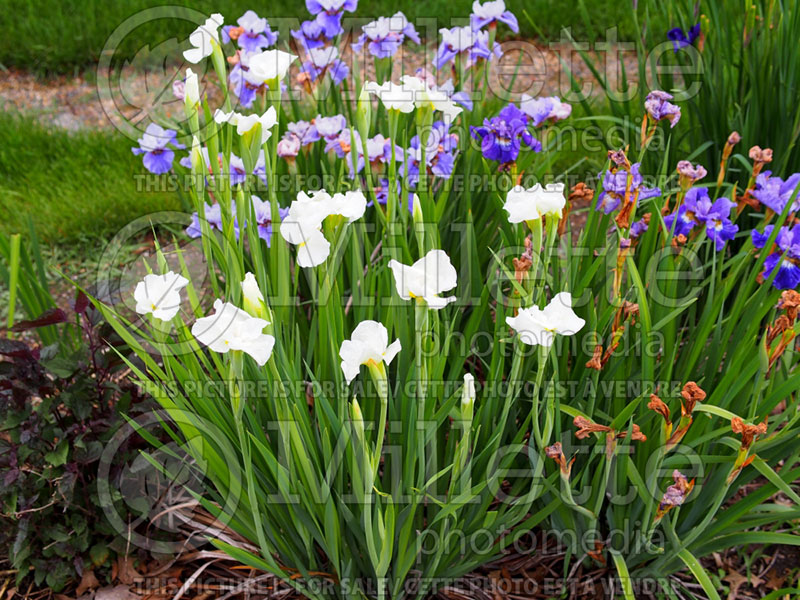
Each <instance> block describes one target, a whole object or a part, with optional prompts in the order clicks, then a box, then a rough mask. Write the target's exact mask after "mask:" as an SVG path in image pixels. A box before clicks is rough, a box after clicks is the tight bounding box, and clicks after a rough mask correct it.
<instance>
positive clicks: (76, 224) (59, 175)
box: [0, 114, 181, 243]
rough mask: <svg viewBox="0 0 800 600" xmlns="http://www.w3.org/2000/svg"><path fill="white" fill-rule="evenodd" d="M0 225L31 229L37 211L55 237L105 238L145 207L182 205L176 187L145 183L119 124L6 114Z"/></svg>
mask: <svg viewBox="0 0 800 600" xmlns="http://www.w3.org/2000/svg"><path fill="white" fill-rule="evenodd" d="M0 131H1V132H2V138H3V142H2V144H0V211H2V215H3V218H2V220H0V231H2V232H3V233H16V232H24V231H27V229H28V218H29V216H30V217H31V218H32V219H33V223H34V226H35V227H36V231H37V233H38V235H39V236H40V238H41V239H42V240H43V241H45V242H48V243H58V242H72V241H77V240H87V239H88V240H92V239H101V238H105V237H108V236H110V235H113V234H114V233H116V232H117V231H119V230H120V229H121V228H122V227H123V226H124V225H125V224H127V223H129V222H130V221H132V220H133V219H135V218H137V217H140V216H142V215H145V214H149V213H152V212H157V211H161V210H180V208H181V204H180V200H179V197H178V195H177V194H176V193H174V192H172V193H168V192H153V191H140V190H138V189H137V185H138V187H139V188H142V187H143V186H142V184H141V179H140V182H139V183H138V184H137V175H139V174H141V173H143V172H144V169H143V167H142V166H141V162H140V161H137V160H136V159H135V157H134V156H133V155H132V154H131V142H130V141H129V140H127V139H126V138H124V137H123V136H122V135H120V134H119V133H117V132H116V131H114V132H95V131H81V132H76V133H72V132H67V131H64V130H62V129H58V128H56V127H54V126H51V127H47V126H45V125H43V124H41V123H39V122H37V121H35V120H33V119H30V118H22V117H18V116H13V115H9V114H3V115H0Z"/></svg>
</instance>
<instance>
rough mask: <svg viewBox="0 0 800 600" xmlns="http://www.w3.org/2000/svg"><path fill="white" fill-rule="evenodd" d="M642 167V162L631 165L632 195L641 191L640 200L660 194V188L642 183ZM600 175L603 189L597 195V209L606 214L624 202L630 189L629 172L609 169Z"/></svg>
mask: <svg viewBox="0 0 800 600" xmlns="http://www.w3.org/2000/svg"><path fill="white" fill-rule="evenodd" d="M640 167H641V164H640V163H633V164H632V165H631V189H630V197H631V198H633V196H634V195H635V194H636V192H637V191H638V192H639V198H638V200H639V201H642V200H647V199H648V198H655V197H656V196H660V195H661V190H660V189H658V188H649V187H646V186H644V185H642V183H643V182H644V178H643V177H642V175H641V174H640V173H639V168H640ZM600 176H602V177H603V191H602V192H601V193H600V195H599V196H598V197H597V204H596V205H595V208H596V209H597V210H602V211H603V212H604V213H605V214H609V213H611V212H614V211H615V210H617V208H619V205H620V204H621V203H622V199H623V198H625V193H626V191H628V190H627V188H628V172H627V171H626V170H625V169H617V170H616V171H612V170H608V171H606V172H605V173H603V174H601V175H598V177H600Z"/></svg>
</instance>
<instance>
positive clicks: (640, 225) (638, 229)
mask: <svg viewBox="0 0 800 600" xmlns="http://www.w3.org/2000/svg"><path fill="white" fill-rule="evenodd" d="M647 229H648V224H647V220H645V219H639V220H638V221H636V222H634V224H633V225H631V229H630V236H631V238H638V237H640V236H641V235H642V234H643V233H644V232H645V231H647Z"/></svg>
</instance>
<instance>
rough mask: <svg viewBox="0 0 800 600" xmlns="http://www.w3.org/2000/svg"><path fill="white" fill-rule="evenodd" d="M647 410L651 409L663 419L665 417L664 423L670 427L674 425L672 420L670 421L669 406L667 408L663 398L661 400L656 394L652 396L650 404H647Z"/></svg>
mask: <svg viewBox="0 0 800 600" xmlns="http://www.w3.org/2000/svg"><path fill="white" fill-rule="evenodd" d="M647 408H649V409H650V410H654V411H655V412H657V413H658V414H660V415H661V416H662V417H664V421H665V422H666V424H667V425H668V426H669V425H672V420H671V419H670V411H669V406H667V405H666V403H665V402H664V401H663V400H662V399H661V398H659V397H658V396H656V395H655V394H650V402H648V403H647Z"/></svg>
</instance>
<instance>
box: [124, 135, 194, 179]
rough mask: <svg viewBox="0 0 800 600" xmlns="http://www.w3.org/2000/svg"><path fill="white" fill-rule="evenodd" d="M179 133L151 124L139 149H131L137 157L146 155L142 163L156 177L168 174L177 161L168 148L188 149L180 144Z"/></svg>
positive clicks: (141, 138)
mask: <svg viewBox="0 0 800 600" xmlns="http://www.w3.org/2000/svg"><path fill="white" fill-rule="evenodd" d="M177 135H178V134H177V133H176V132H175V130H174V129H164V128H163V127H161V126H160V125H158V124H156V123H150V125H148V126H147V129H145V132H144V134H143V135H142V137H140V138H139V139H138V140H137V142H139V147H138V148H136V147H134V148H131V152H133V153H134V154H135V155H137V156H138V155H140V154H144V158H143V159H142V162H143V163H144V168H145V169H147V170H148V171H150V172H151V173H153V174H155V175H161V174H163V173H167V172H168V171H169V170H170V169H171V168H172V161H173V160H175V153H174V152H173V151H172V150H171V149H170V148H167V146H172V147H173V148H177V149H179V150H182V149H184V148H186V146H184V145H183V144H179V143H178V140H177Z"/></svg>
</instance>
